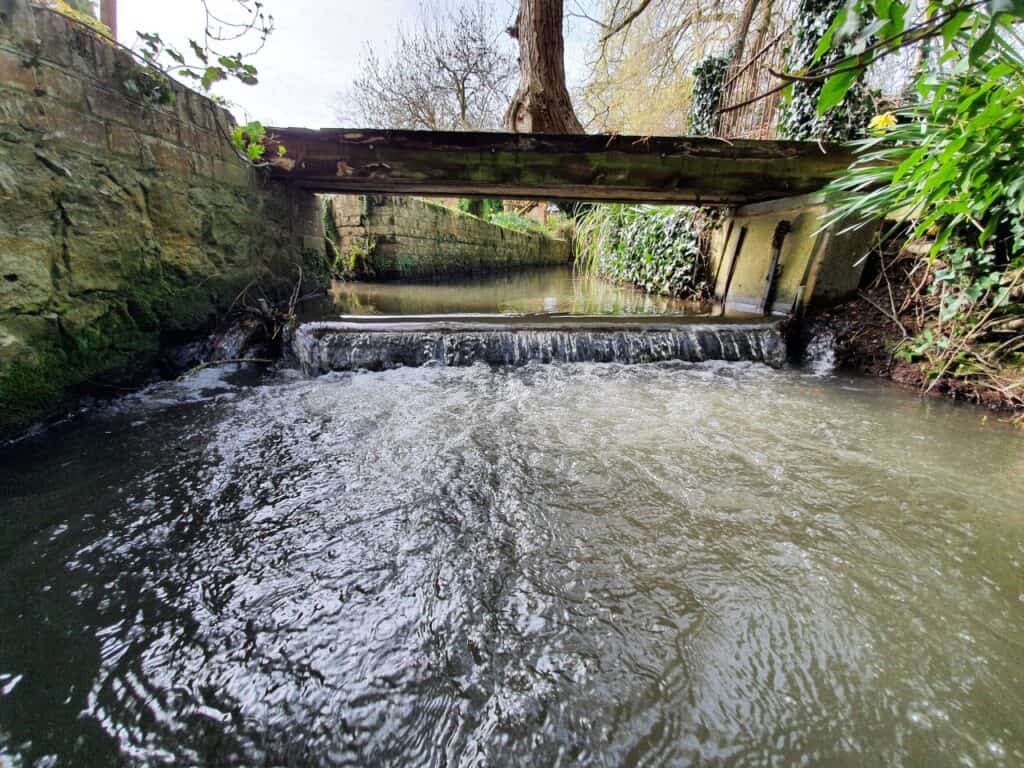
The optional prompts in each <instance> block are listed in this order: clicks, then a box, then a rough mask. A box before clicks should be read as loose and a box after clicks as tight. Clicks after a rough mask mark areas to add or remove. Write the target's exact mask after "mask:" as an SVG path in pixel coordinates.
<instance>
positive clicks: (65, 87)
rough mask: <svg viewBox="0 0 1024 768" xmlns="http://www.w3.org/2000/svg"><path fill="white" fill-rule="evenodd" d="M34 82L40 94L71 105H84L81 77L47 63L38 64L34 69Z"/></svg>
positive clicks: (83, 87) (82, 106)
mask: <svg viewBox="0 0 1024 768" xmlns="http://www.w3.org/2000/svg"><path fill="white" fill-rule="evenodd" d="M36 82H37V87H38V92H40V93H41V94H43V95H46V96H49V97H51V98H54V99H57V100H58V101H62V102H64V103H65V104H67V105H68V106H71V107H80V108H84V107H85V83H83V82H82V79H81V78H78V77H74V76H73V75H69V74H67V73H66V72H65V71H64V70H62V69H58V68H57V67H54V66H51V65H49V64H40V65H39V67H38V68H37V69H36Z"/></svg>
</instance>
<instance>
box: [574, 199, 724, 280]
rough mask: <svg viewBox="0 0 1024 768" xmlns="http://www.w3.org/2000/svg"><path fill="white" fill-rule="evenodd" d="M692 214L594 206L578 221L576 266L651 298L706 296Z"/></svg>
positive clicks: (692, 211) (696, 219) (703, 267)
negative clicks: (658, 295)
mask: <svg viewBox="0 0 1024 768" xmlns="http://www.w3.org/2000/svg"><path fill="white" fill-rule="evenodd" d="M699 218H700V215H699V212H698V211H697V210H696V209H688V208H665V207H658V206H649V205H595V206H594V207H593V208H591V209H590V210H589V211H587V213H585V214H584V215H583V216H582V217H581V218H580V220H579V221H578V222H577V227H576V241H575V243H576V263H577V265H578V266H579V267H580V268H582V269H584V270H586V271H588V272H590V273H596V274H601V275H604V276H606V277H609V278H611V279H613V280H617V281H621V282H627V283H632V284H633V285H637V286H640V287H641V288H643V289H644V290H645V291H648V292H651V293H662V294H668V295H672V296H688V297H694V298H701V297H704V296H707V295H708V294H709V293H710V292H711V282H710V276H709V274H708V263H707V258H706V255H705V253H704V248H703V247H702V238H701V234H700V233H701V223H700V221H699Z"/></svg>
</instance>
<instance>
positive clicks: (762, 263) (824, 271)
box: [711, 195, 875, 315]
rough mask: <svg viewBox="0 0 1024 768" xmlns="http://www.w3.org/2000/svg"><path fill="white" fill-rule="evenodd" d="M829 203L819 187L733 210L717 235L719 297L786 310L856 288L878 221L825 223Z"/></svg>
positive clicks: (746, 308)
mask: <svg viewBox="0 0 1024 768" xmlns="http://www.w3.org/2000/svg"><path fill="white" fill-rule="evenodd" d="M826 210H827V207H826V205H825V203H824V200H823V198H822V197H821V195H803V196H800V197H788V198H782V199H779V200H770V201H768V202H764V203H754V204H751V205H746V206H743V207H740V208H737V209H735V210H733V211H732V213H731V214H730V215H729V216H727V217H726V218H725V220H724V221H723V222H722V224H721V225H720V226H719V228H718V230H717V231H716V232H715V235H714V238H713V239H712V247H711V257H712V269H713V271H714V275H715V296H716V298H717V299H718V300H719V301H722V302H724V303H725V305H726V308H727V309H729V310H733V311H739V312H753V313H756V314H776V315H786V314H793V313H798V312H802V311H803V310H805V309H810V308H815V309H817V308H822V307H827V306H830V305H832V304H836V303H838V302H839V301H842V300H843V299H845V298H847V297H849V296H850V295H852V294H853V293H855V292H856V290H857V287H858V286H859V284H860V278H861V273H862V272H863V270H864V258H863V257H864V256H865V255H866V254H867V253H868V251H869V250H870V248H871V246H872V244H873V242H874V234H875V229H874V228H872V227H864V228H861V229H858V230H856V231H854V232H847V233H842V232H840V231H838V230H840V229H841V227H827V228H824V229H822V222H821V216H822V214H823V213H825V212H826Z"/></svg>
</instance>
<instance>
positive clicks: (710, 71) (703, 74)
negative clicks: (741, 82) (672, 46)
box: [690, 56, 731, 136]
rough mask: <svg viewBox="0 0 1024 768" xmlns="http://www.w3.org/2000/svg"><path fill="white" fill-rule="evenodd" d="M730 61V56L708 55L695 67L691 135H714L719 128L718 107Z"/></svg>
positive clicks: (691, 104)
mask: <svg viewBox="0 0 1024 768" xmlns="http://www.w3.org/2000/svg"><path fill="white" fill-rule="evenodd" d="M730 61H731V59H730V58H729V57H728V56H708V57H707V58H706V59H704V60H703V61H702V62H701V63H700V64H698V65H697V66H696V67H695V68H694V70H693V96H692V99H691V101H690V134H691V135H693V136H712V135H714V133H715V132H716V130H717V129H718V109H719V107H720V106H721V101H722V87H723V85H724V84H725V75H726V72H728V71H729V62H730Z"/></svg>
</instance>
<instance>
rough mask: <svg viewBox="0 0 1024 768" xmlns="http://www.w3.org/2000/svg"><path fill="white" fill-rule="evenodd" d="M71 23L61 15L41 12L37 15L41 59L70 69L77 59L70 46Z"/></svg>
mask: <svg viewBox="0 0 1024 768" xmlns="http://www.w3.org/2000/svg"><path fill="white" fill-rule="evenodd" d="M69 26H70V24H69V22H68V21H67V20H66V19H65V18H64V17H63V16H61V15H60V14H59V13H53V12H52V11H47V10H39V12H38V13H37V14H36V34H37V35H38V39H39V58H40V59H42V60H43V61H48V62H50V63H52V64H56V65H58V66H60V67H64V68H68V69H70V68H71V67H72V66H73V65H74V63H75V58H74V55H73V52H72V47H71V45H70V44H69V40H68V35H69V29H68V28H69Z"/></svg>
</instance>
